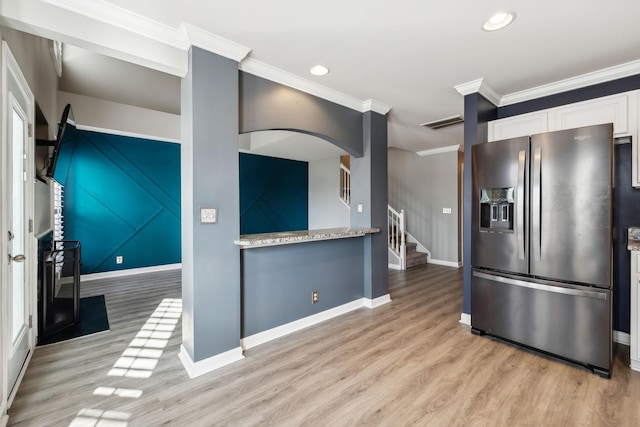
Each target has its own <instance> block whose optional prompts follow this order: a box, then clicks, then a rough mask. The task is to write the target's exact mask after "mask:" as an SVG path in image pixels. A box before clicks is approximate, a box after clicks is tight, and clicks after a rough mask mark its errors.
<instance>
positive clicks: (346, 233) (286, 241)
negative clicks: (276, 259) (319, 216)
mask: <svg viewBox="0 0 640 427" xmlns="http://www.w3.org/2000/svg"><path fill="white" fill-rule="evenodd" d="M379 232H380V229H379V228H375V227H372V228H344V229H336V228H328V229H320V230H305V231H293V232H292V231H286V232H282V233H264V234H254V235H247V236H251V237H248V238H242V237H241V238H240V239H238V240H234V242H233V243H234V244H235V245H237V246H239V247H240V249H252V248H263V247H267V246H282V245H291V244H296V243H307V242H316V241H323V240H337V239H347V238H351V237H361V236H365V235H367V234H374V233H379ZM305 233H306V234H305Z"/></svg>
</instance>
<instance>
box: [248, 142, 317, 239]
mask: <svg viewBox="0 0 640 427" xmlns="http://www.w3.org/2000/svg"><path fill="white" fill-rule="evenodd" d="M308 169H309V168H308V163H307V162H300V161H296V160H287V159H279V158H275V157H265V156H257V155H254V154H246V153H240V234H254V233H270V232H274V231H293V230H306V229H307V228H308V226H309V207H308V206H309V170H308Z"/></svg>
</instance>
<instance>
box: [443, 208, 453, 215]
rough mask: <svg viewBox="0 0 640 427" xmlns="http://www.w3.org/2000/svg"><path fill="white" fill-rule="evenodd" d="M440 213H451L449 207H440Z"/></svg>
mask: <svg viewBox="0 0 640 427" xmlns="http://www.w3.org/2000/svg"><path fill="white" fill-rule="evenodd" d="M442 213H444V214H450V213H451V208H442Z"/></svg>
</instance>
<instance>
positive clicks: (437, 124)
mask: <svg viewBox="0 0 640 427" xmlns="http://www.w3.org/2000/svg"><path fill="white" fill-rule="evenodd" d="M463 122H464V119H463V118H462V116H461V115H459V114H458V115H457V116H451V117H447V118H446V119H440V120H434V121H432V122H427V123H422V124H420V126H426V127H428V128H429V129H433V130H436V129H442V128H447V127H449V126H454V125H459V124H460V123H463Z"/></svg>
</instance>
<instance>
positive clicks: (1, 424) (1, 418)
mask: <svg viewBox="0 0 640 427" xmlns="http://www.w3.org/2000/svg"><path fill="white" fill-rule="evenodd" d="M8 422H9V415H7V414H3V413H0V427H6V425H7V423H8Z"/></svg>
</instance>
